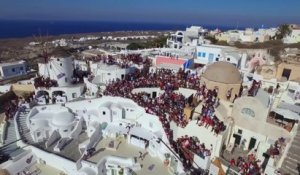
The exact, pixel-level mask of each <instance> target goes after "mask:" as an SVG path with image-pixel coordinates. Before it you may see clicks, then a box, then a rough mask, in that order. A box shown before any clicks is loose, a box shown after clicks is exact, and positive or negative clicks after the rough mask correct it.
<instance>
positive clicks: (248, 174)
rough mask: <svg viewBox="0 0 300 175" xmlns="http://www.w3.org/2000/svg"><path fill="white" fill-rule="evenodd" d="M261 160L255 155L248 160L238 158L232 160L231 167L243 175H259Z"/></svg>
mask: <svg viewBox="0 0 300 175" xmlns="http://www.w3.org/2000/svg"><path fill="white" fill-rule="evenodd" d="M260 163H261V162H260V160H258V159H256V157H255V155H254V154H249V155H248V157H247V158H242V157H238V158H237V159H231V160H230V166H231V167H237V168H238V170H239V173H240V174H242V175H259V174H260V171H261V168H260Z"/></svg>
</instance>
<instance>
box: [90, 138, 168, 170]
mask: <svg viewBox="0 0 300 175" xmlns="http://www.w3.org/2000/svg"><path fill="white" fill-rule="evenodd" d="M111 141H114V142H115V144H116V145H117V146H116V149H109V148H107V147H108V144H109V143H110V142H111ZM139 152H142V153H143V155H145V158H144V159H143V160H141V159H139V155H140V154H139ZM105 156H118V157H125V158H135V159H136V160H137V163H140V164H141V165H142V169H141V170H140V171H137V172H135V173H136V174H137V175H148V174H154V175H168V174H170V172H168V168H167V167H164V165H163V162H162V161H161V160H160V159H159V158H157V157H151V156H150V155H149V154H148V153H147V151H146V150H144V149H141V148H139V147H136V146H133V145H131V144H128V143H127V140H125V139H124V138H122V137H121V138H118V139H112V138H103V139H102V140H101V141H100V142H99V143H98V145H97V147H96V152H95V153H94V155H93V156H92V157H90V158H89V159H88V161H90V162H93V163H98V162H99V161H100V160H101V159H102V158H103V157H105ZM150 167H153V169H152V170H150V169H151V168H150Z"/></svg>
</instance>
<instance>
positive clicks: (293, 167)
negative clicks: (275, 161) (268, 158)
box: [280, 127, 300, 175]
mask: <svg viewBox="0 0 300 175" xmlns="http://www.w3.org/2000/svg"><path fill="white" fill-rule="evenodd" d="M280 172H282V173H283V174H290V175H300V127H298V129H297V134H296V136H295V137H294V140H293V142H292V145H291V147H290V149H289V150H288V153H287V156H286V157H285V159H284V160H283V163H282V166H281V168H280Z"/></svg>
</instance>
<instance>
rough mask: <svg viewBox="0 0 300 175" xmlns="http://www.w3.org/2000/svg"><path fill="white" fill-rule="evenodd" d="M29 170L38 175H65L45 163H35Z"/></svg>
mask: <svg viewBox="0 0 300 175" xmlns="http://www.w3.org/2000/svg"><path fill="white" fill-rule="evenodd" d="M28 171H29V172H31V174H38V175H64V173H63V172H62V171H60V170H57V169H55V168H53V167H51V166H49V165H44V164H35V165H33V166H32V167H30V168H29V169H28Z"/></svg>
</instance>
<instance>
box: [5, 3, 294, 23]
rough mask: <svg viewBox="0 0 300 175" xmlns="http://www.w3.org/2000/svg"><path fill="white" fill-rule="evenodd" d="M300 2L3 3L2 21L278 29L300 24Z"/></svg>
mask: <svg viewBox="0 0 300 175" xmlns="http://www.w3.org/2000/svg"><path fill="white" fill-rule="evenodd" d="M299 8H300V0H0V19H5V20H53V21H56V20H68V21H69V20H71V21H112V22H115V21H116V22H149V23H174V24H190V25H193V24H202V25H216V26H217V25H223V26H237V25H240V26H249V27H251V26H261V25H265V26H276V25H279V24H283V23H300V10H299Z"/></svg>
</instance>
